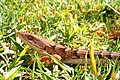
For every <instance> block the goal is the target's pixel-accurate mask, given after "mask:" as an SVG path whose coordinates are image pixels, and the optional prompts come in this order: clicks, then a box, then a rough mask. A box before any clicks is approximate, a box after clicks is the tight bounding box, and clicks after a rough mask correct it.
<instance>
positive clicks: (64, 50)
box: [18, 32, 120, 64]
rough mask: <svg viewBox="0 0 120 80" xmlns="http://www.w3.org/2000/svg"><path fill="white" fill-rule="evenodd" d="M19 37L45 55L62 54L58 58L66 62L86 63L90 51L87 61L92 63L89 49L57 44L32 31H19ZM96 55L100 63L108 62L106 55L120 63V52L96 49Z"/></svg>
mask: <svg viewBox="0 0 120 80" xmlns="http://www.w3.org/2000/svg"><path fill="white" fill-rule="evenodd" d="M18 37H19V38H20V39H21V40H22V41H23V42H25V43H26V44H28V45H30V46H31V47H32V48H33V49H35V50H36V51H37V52H39V53H42V54H43V55H45V54H46V53H45V52H47V53H49V54H51V55H55V57H56V55H58V56H60V57H61V58H59V57H58V56H57V57H58V59H59V60H61V61H62V62H64V63H69V64H77V63H78V62H80V63H81V64H85V55H86V53H88V54H87V57H88V62H87V63H88V64H90V59H89V56H90V54H89V50H86V49H80V48H78V49H76V48H70V47H65V46H63V45H60V44H56V43H54V42H52V41H49V40H47V39H45V38H43V37H41V36H37V35H35V34H31V33H25V32H18ZM94 56H95V58H96V57H97V56H98V57H99V60H100V63H102V64H105V63H108V62H107V60H106V59H105V58H104V57H107V58H109V59H110V60H111V61H112V60H115V59H116V58H118V64H120V57H119V56H120V52H108V51H100V50H94ZM57 57H56V58H57ZM43 60H44V58H43Z"/></svg>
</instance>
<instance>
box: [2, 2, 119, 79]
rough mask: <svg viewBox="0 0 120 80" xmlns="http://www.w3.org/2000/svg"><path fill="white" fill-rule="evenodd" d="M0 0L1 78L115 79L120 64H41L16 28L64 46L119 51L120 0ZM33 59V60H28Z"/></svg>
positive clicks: (117, 77)
mask: <svg viewBox="0 0 120 80" xmlns="http://www.w3.org/2000/svg"><path fill="white" fill-rule="evenodd" d="M107 1H108V0H0V80H1V79H3V80H6V79H7V80H12V79H15V80H16V79H17V80H23V79H30V80H31V79H33V80H35V79H36V80H37V79H38V80H39V79H40V80H61V79H62V80H82V79H85V80H93V79H94V80H97V79H98V80H103V79H106V80H108V79H109V80H112V79H113V80H115V79H116V80H117V79H119V78H120V65H119V64H118V65H117V64H116V63H115V61H113V62H110V61H109V59H108V62H109V64H106V65H103V64H99V65H97V66H96V68H97V71H95V73H96V74H97V75H94V74H93V73H92V71H93V69H92V67H91V65H87V64H86V63H85V65H81V64H80V63H79V64H77V65H72V64H71V65H68V64H64V63H62V62H60V61H57V60H56V59H55V58H54V57H53V56H51V55H48V56H50V57H51V58H52V59H53V60H54V61H55V63H56V64H54V65H53V64H45V63H43V62H40V61H39V57H40V56H41V55H40V54H38V53H37V52H36V51H35V50H33V49H32V48H31V47H28V46H27V45H26V44H24V43H23V42H21V40H20V39H19V38H18V36H17V32H18V31H24V32H30V33H34V34H36V35H42V36H43V37H45V38H48V39H50V40H53V41H55V42H56V43H60V44H62V45H66V46H70V47H75V48H86V49H89V45H88V44H89V40H91V41H92V42H93V45H94V48H95V49H97V50H107V51H112V52H114V51H115V52H120V13H119V12H120V0H109V2H107ZM32 60H34V61H32Z"/></svg>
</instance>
